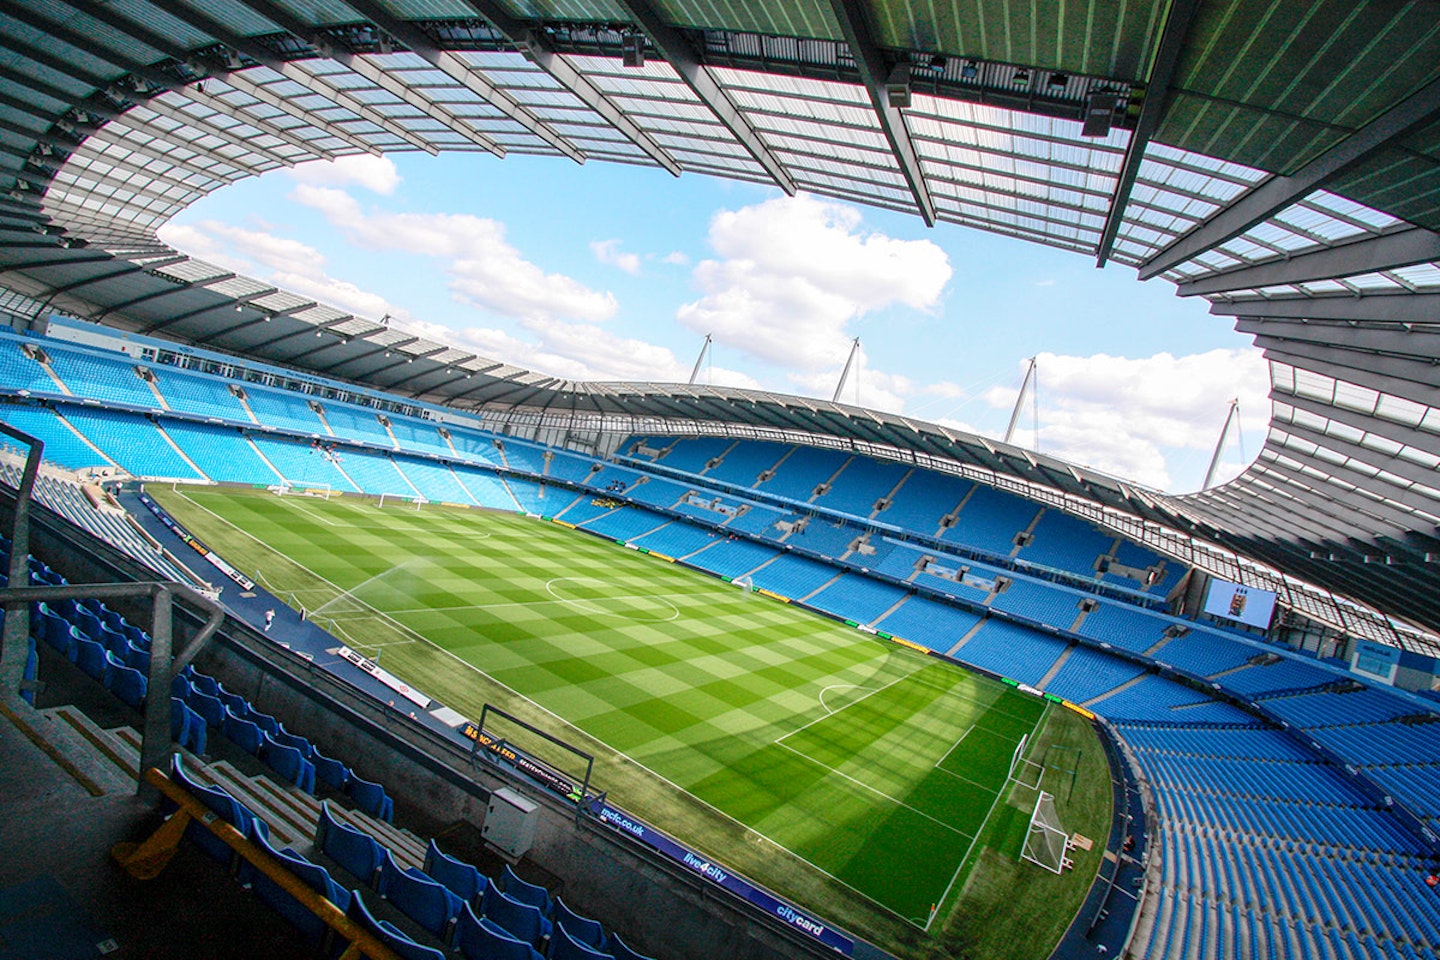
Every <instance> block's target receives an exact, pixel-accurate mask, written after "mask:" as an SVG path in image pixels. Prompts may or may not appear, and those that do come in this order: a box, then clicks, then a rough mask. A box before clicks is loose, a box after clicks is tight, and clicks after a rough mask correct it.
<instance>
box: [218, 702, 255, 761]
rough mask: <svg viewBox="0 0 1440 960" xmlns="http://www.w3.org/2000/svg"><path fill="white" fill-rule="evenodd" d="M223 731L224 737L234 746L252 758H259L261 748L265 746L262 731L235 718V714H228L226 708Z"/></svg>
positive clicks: (245, 721)
mask: <svg viewBox="0 0 1440 960" xmlns="http://www.w3.org/2000/svg"><path fill="white" fill-rule="evenodd" d="M224 729H225V736H226V737H227V738H229V740H230V742H232V743H234V744H235V746H237V747H239V748H240V749H241V750H244V751H245V752H246V753H248V754H250V755H252V756H256V757H258V756H260V751H261V748H262V747H263V746H264V745H265V741H264V739H263V738H264V736H265V732H264V731H263V730H261V729H260V728H259V727H257V726H256V725H255V724H253V723H251V722H250V721H249V720H244V719H242V718H240V717H237V716H235V714H233V713H231V712H230V708H228V707H227V708H225V726H224Z"/></svg>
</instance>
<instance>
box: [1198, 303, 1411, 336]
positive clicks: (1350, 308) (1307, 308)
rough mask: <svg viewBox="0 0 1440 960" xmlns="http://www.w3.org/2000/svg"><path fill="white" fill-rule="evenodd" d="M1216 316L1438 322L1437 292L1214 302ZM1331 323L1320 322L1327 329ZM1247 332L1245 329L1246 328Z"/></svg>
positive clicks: (1378, 321) (1211, 305) (1212, 310)
mask: <svg viewBox="0 0 1440 960" xmlns="http://www.w3.org/2000/svg"><path fill="white" fill-rule="evenodd" d="M1210 313H1211V314H1213V315H1214V316H1217V317H1240V318H1241V319H1242V320H1243V319H1245V318H1255V319H1274V320H1282V319H1284V320H1355V321H1366V322H1370V323H1440V293H1367V294H1364V295H1361V296H1353V297H1344V296H1327V297H1287V298H1285V299H1283V300H1235V301H1232V302H1228V303H1227V302H1226V301H1223V300H1219V301H1215V302H1213V303H1211V304H1210ZM1332 326H1333V324H1328V323H1327V324H1321V325H1319V326H1318V328H1319V329H1329V328H1331V327H1332ZM1247 332H1248V331H1247Z"/></svg>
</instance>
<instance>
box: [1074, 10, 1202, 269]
mask: <svg viewBox="0 0 1440 960" xmlns="http://www.w3.org/2000/svg"><path fill="white" fill-rule="evenodd" d="M1199 6H1200V0H1172V2H1171V4H1170V10H1169V11H1168V12H1167V13H1166V14H1165V26H1164V27H1162V28H1161V32H1160V43H1159V45H1158V46H1157V47H1156V49H1155V59H1154V60H1153V61H1152V62H1151V64H1150V78H1149V80H1147V81H1146V83H1145V99H1143V100H1142V101H1140V117H1139V119H1138V120H1136V122H1135V129H1134V130H1132V131H1131V132H1130V143H1129V144H1128V145H1127V146H1126V147H1125V159H1124V161H1123V162H1122V163H1121V164H1120V175H1119V177H1118V178H1117V179H1116V181H1115V193H1114V194H1113V195H1112V196H1111V199H1110V210H1109V212H1108V213H1106V214H1105V228H1104V229H1103V230H1101V231H1100V243H1099V244H1098V245H1097V246H1096V248H1095V266H1097V267H1103V266H1105V261H1107V260H1109V259H1110V251H1112V250H1114V249H1115V238H1116V237H1117V236H1118V235H1119V233H1120V224H1122V223H1123V222H1124V221H1125V208H1126V207H1127V206H1129V204H1130V191H1132V190H1133V189H1135V178H1136V176H1138V175H1139V173H1140V163H1141V161H1143V160H1144V159H1145V148H1146V147H1148V146H1149V145H1150V138H1151V137H1153V136H1154V135H1155V131H1156V130H1157V129H1158V128H1159V126H1160V121H1161V120H1162V119H1164V117H1165V107H1166V106H1167V105H1168V104H1169V101H1170V84H1171V82H1172V81H1173V80H1174V79H1175V70H1176V68H1178V67H1179V66H1180V55H1181V54H1182V53H1183V52H1184V49H1185V38H1186V36H1188V35H1189V33H1190V22H1191V21H1192V20H1193V19H1194V17H1195V11H1196V9H1197V8H1199Z"/></svg>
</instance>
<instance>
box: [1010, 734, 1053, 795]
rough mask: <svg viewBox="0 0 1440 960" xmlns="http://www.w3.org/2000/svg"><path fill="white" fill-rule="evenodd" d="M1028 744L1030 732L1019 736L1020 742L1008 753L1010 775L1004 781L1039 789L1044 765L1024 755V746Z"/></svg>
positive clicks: (1043, 774)
mask: <svg viewBox="0 0 1440 960" xmlns="http://www.w3.org/2000/svg"><path fill="white" fill-rule="evenodd" d="M1029 745H1030V734H1028V733H1027V734H1025V735H1024V736H1023V737H1021V738H1020V742H1019V743H1018V744H1016V745H1015V752H1014V753H1013V754H1011V755H1010V775H1009V776H1008V777H1006V778H1005V779H1006V782H1010V783H1018V784H1020V785H1021V786H1022V787H1029V788H1030V789H1032V790H1039V789H1040V781H1041V778H1043V777H1044V776H1045V767H1044V765H1042V764H1039V763H1036V762H1035V761H1034V760H1031V759H1029V758H1028V757H1026V756H1025V748H1026V747H1028V746H1029Z"/></svg>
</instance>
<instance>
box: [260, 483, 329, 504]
mask: <svg viewBox="0 0 1440 960" xmlns="http://www.w3.org/2000/svg"><path fill="white" fill-rule="evenodd" d="M265 489H266V490H268V491H270V492H271V493H273V494H275V496H277V497H286V496H294V495H296V494H299V495H302V496H306V497H320V498H321V499H322V500H329V499H330V484H328V483H310V482H308V481H305V480H281V481H280V482H279V483H276V484H272V485H271V486H268V487H266V488H265Z"/></svg>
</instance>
